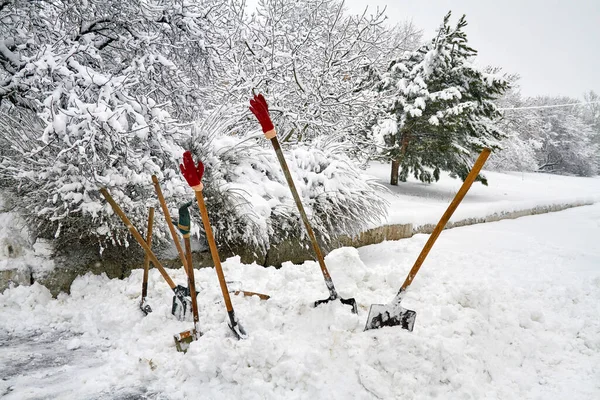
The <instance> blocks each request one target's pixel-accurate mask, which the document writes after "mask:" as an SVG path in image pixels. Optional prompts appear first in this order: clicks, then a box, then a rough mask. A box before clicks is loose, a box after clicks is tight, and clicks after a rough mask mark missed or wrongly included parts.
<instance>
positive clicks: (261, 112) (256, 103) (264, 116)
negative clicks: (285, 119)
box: [250, 94, 277, 139]
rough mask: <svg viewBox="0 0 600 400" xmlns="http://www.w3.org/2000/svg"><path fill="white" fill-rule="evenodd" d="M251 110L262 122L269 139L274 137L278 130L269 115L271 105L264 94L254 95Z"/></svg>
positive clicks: (261, 124)
mask: <svg viewBox="0 0 600 400" xmlns="http://www.w3.org/2000/svg"><path fill="white" fill-rule="evenodd" d="M250 111H252V113H253V114H254V115H255V116H256V119H258V122H260V126H261V127H262V130H263V133H264V134H265V136H266V137H267V139H272V138H274V137H275V136H276V135H277V132H275V127H274V126H273V122H271V117H270V116H269V106H268V105H267V101H266V100H265V98H264V97H263V95H262V94H259V95H254V98H253V99H252V100H250Z"/></svg>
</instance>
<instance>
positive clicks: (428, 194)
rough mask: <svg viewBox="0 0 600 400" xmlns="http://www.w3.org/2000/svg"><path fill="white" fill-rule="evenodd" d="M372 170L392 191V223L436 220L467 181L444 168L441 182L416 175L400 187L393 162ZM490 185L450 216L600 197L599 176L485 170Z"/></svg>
mask: <svg viewBox="0 0 600 400" xmlns="http://www.w3.org/2000/svg"><path fill="white" fill-rule="evenodd" d="M367 174H369V175H371V176H373V177H375V179H377V180H378V181H379V182H380V183H383V184H385V185H386V186H387V187H388V189H390V191H391V192H390V193H387V194H385V195H384V197H385V198H386V199H387V200H388V202H389V203H390V208H389V215H388V218H387V221H385V223H387V224H407V223H412V224H415V225H423V224H435V223H437V222H438V220H439V219H440V217H441V215H442V214H443V213H444V211H445V209H446V207H447V206H448V204H449V203H450V201H451V200H452V198H453V197H454V195H455V194H456V192H457V191H458V189H459V188H460V186H461V184H462V181H461V180H460V179H452V178H450V177H449V176H448V174H447V173H446V172H442V174H441V178H440V181H439V182H436V183H435V184H426V183H422V182H419V181H417V180H415V179H414V178H413V177H412V176H410V177H409V178H408V181H407V182H404V183H401V184H400V185H398V186H390V185H387V183H389V180H390V166H389V164H380V163H371V165H370V166H369V168H368V170H367ZM483 174H484V175H485V176H486V178H487V179H488V181H489V186H484V185H482V184H481V183H478V182H476V183H474V184H473V186H472V187H471V189H470V190H469V193H468V194H467V196H466V197H465V199H464V200H463V202H462V203H461V204H460V207H458V209H457V210H456V212H455V213H454V215H453V216H452V219H451V220H450V221H460V220H463V219H467V218H479V217H481V218H483V217H486V216H489V215H492V214H494V213H502V212H512V211H521V210H528V209H532V208H535V207H538V206H552V205H562V204H589V203H594V202H599V201H600V178H598V177H594V178H582V177H572V176H561V175H552V174H540V173H527V172H525V173H523V172H493V171H483Z"/></svg>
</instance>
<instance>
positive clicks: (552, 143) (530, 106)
mask: <svg viewBox="0 0 600 400" xmlns="http://www.w3.org/2000/svg"><path fill="white" fill-rule="evenodd" d="M592 96H593V94H592ZM590 101H592V100H590ZM578 103H580V100H577V99H573V98H568V97H560V96H559V97H550V96H546V97H533V98H532V97H529V98H523V97H521V95H520V94H519V92H517V91H511V92H509V93H507V95H505V96H503V97H502V98H501V99H499V100H498V101H497V105H498V106H499V107H500V108H501V109H502V110H503V111H502V112H503V116H502V118H501V119H500V120H499V121H498V122H497V123H496V125H497V126H498V128H499V129H500V130H502V131H503V132H505V134H506V135H507V138H505V139H504V140H503V141H502V142H501V147H502V149H501V150H499V151H497V152H496V153H495V154H493V155H492V157H491V158H490V161H489V162H488V166H489V167H490V168H493V169H496V170H518V171H541V172H551V173H559V174H574V175H583V176H588V175H591V174H594V173H596V172H597V171H598V149H599V144H600V143H599V142H598V138H599V137H598V134H597V131H596V129H595V127H596V126H597V125H594V118H593V115H595V113H594V104H595V103H593V101H592V103H591V104H587V105H577V104H578ZM569 104H575V105H573V106H569ZM565 105H567V106H565Z"/></svg>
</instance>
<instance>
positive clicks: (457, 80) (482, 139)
mask: <svg viewBox="0 0 600 400" xmlns="http://www.w3.org/2000/svg"><path fill="white" fill-rule="evenodd" d="M449 19H450V13H448V14H447V15H446V16H445V17H444V22H443V24H442V26H441V27H440V29H439V30H438V33H437V35H436V37H435V38H434V39H433V40H432V41H431V42H430V43H429V44H426V45H423V46H421V47H420V48H419V49H418V50H416V51H413V52H408V53H405V54H404V55H402V56H401V57H399V58H397V59H395V60H393V61H392V62H391V63H390V65H389V67H388V68H387V70H386V71H385V72H384V73H383V74H377V73H376V71H371V77H372V78H373V79H374V80H375V85H374V87H375V90H376V92H377V93H378V96H377V98H378V103H379V104H380V106H379V109H378V111H377V113H376V114H375V115H374V116H373V118H371V122H370V129H369V132H368V134H369V135H371V139H372V140H374V145H375V147H377V149H378V150H377V151H378V155H379V157H380V158H382V159H385V160H389V161H391V162H392V175H391V184H392V185H397V184H398V179H400V180H401V181H405V180H406V178H407V176H408V174H409V173H413V174H414V176H415V178H417V179H419V180H421V181H423V182H432V181H433V180H436V181H437V180H438V179H439V174H440V170H445V171H450V172H451V173H453V174H456V175H458V176H459V177H461V178H462V179H464V178H465V177H466V176H467V174H468V172H469V167H470V160H471V157H472V156H473V155H474V154H476V153H478V152H479V151H480V150H481V149H482V148H483V147H491V148H496V147H497V141H498V140H499V139H501V138H502V137H503V135H502V133H501V132H500V131H499V130H498V129H497V128H496V127H495V126H494V125H493V124H492V121H493V120H494V119H496V118H498V117H499V116H500V114H499V112H498V111H497V109H496V106H495V105H494V104H493V103H492V100H494V99H495V98H497V97H498V96H500V95H502V93H504V92H505V91H506V90H507V89H508V88H509V86H510V85H509V82H508V81H507V80H506V79H504V78H503V77H500V76H498V75H496V74H494V73H488V72H485V71H484V70H480V69H478V68H476V67H475V66H474V65H473V63H472V61H473V58H474V56H475V55H476V54H477V52H476V51H475V50H474V49H472V48H471V47H469V46H468V43H467V36H466V34H465V32H464V27H465V26H466V25H467V22H466V20H465V17H464V16H462V17H461V18H460V19H459V21H458V23H457V25H456V27H454V28H452V27H450V25H449ZM478 180H479V181H481V182H482V183H484V184H486V183H487V182H486V181H485V178H483V177H482V176H479V177H478Z"/></svg>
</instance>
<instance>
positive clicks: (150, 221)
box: [142, 207, 154, 299]
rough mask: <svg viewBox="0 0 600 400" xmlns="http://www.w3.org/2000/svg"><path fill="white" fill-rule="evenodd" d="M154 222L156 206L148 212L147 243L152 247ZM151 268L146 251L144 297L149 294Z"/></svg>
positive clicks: (143, 280)
mask: <svg viewBox="0 0 600 400" xmlns="http://www.w3.org/2000/svg"><path fill="white" fill-rule="evenodd" d="M153 224H154V207H150V210H149V212H148V233H147V234H146V244H147V245H148V247H150V248H152V225H153ZM149 268H150V257H148V253H146V257H144V277H143V279H142V299H145V298H146V296H147V295H148V269H149Z"/></svg>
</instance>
